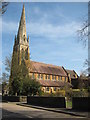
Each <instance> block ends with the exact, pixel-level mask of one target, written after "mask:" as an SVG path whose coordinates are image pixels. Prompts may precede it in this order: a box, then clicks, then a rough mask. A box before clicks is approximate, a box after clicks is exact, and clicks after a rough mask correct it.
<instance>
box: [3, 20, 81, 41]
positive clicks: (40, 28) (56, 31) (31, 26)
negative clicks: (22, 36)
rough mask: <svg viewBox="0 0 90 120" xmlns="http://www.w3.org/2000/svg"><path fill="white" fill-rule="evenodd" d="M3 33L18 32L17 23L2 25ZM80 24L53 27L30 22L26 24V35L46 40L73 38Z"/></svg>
mask: <svg viewBox="0 0 90 120" xmlns="http://www.w3.org/2000/svg"><path fill="white" fill-rule="evenodd" d="M2 25H3V27H2V28H3V29H2V31H3V32H4V33H16V32H17V30H18V26H19V25H18V23H15V22H6V21H3V23H2ZM79 27H80V23H77V22H74V21H72V22H71V23H66V24H63V25H56V26H55V25H54V24H50V23H45V22H42V23H41V22H30V23H27V24H26V29H27V33H28V34H29V35H33V36H38V37H46V38H51V39H52V38H64V37H70V36H74V35H75V33H76V31H77V29H78V28H79Z"/></svg>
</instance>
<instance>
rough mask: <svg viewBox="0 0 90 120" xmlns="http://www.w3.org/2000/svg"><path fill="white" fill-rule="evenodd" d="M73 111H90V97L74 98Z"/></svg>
mask: <svg viewBox="0 0 90 120" xmlns="http://www.w3.org/2000/svg"><path fill="white" fill-rule="evenodd" d="M72 109H76V110H83V111H84V110H87V111H90V97H73V98H72Z"/></svg>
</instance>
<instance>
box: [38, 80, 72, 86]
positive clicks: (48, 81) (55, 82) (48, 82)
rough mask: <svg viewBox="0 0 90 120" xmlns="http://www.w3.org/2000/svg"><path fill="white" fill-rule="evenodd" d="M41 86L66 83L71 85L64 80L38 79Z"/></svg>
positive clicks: (63, 84) (64, 84)
mask: <svg viewBox="0 0 90 120" xmlns="http://www.w3.org/2000/svg"><path fill="white" fill-rule="evenodd" d="M38 81H39V82H40V84H41V86H43V87H64V86H66V85H68V86H69V87H71V86H72V85H71V84H70V83H67V82H64V81H51V80H38Z"/></svg>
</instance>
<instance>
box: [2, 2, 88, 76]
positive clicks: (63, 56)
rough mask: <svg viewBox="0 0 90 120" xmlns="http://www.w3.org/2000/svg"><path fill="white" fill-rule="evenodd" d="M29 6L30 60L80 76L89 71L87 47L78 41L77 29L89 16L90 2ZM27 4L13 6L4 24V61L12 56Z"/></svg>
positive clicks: (7, 12) (7, 13)
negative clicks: (55, 66)
mask: <svg viewBox="0 0 90 120" xmlns="http://www.w3.org/2000/svg"><path fill="white" fill-rule="evenodd" d="M24 4H25V16H26V32H27V35H29V38H30V40H29V48H30V54H31V55H30V57H31V60H33V61H38V62H44V63H47V64H54V65H58V66H64V67H65V68H66V69H71V70H75V71H76V72H77V73H78V74H80V73H81V71H82V70H84V69H85V67H84V62H85V59H87V55H88V52H87V47H86V48H84V46H83V44H82V42H78V35H77V30H78V29H80V28H81V26H82V23H83V21H84V19H87V17H88V3H82V2H81V3H80V2H78V3H68V2H67V3H63V2H57V3H53V2H51V3H47V2H46V3H41V2H37V3H34V2H31V3H30V2H28V3H24ZM22 7H23V3H16V2H13V3H9V5H8V7H7V11H6V13H5V14H4V15H3V16H2V20H1V18H0V23H1V22H2V31H1V30H0V33H1V32H2V57H1V58H0V65H1V64H2V72H4V71H5V66H4V64H3V63H2V61H5V57H6V56H9V54H12V51H13V45H14V38H15V35H17V31H18V27H19V21H20V17H21V12H22Z"/></svg>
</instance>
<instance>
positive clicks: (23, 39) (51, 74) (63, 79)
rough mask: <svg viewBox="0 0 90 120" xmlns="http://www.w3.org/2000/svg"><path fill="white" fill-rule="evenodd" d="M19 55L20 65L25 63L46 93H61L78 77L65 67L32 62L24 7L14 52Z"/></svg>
mask: <svg viewBox="0 0 90 120" xmlns="http://www.w3.org/2000/svg"><path fill="white" fill-rule="evenodd" d="M14 51H15V52H17V53H18V63H19V64H21V62H22V60H24V61H25V63H26V66H27V68H28V71H29V75H30V76H31V78H32V79H34V78H35V79H36V80H37V81H39V82H40V84H41V86H42V90H43V91H44V92H48V93H52V92H56V91H59V90H60V89H61V88H62V87H65V86H66V85H69V86H71V80H72V79H73V78H76V77H77V76H78V75H77V74H76V73H75V71H71V70H65V69H64V67H61V66H55V65H51V64H45V63H40V62H35V61H32V60H31V59H30V57H29V55H30V50H29V37H27V34H26V20H25V7H24V6H23V10H22V15H21V19H20V24H19V29H18V34H17V36H15V43H14V47H13V52H14Z"/></svg>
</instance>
